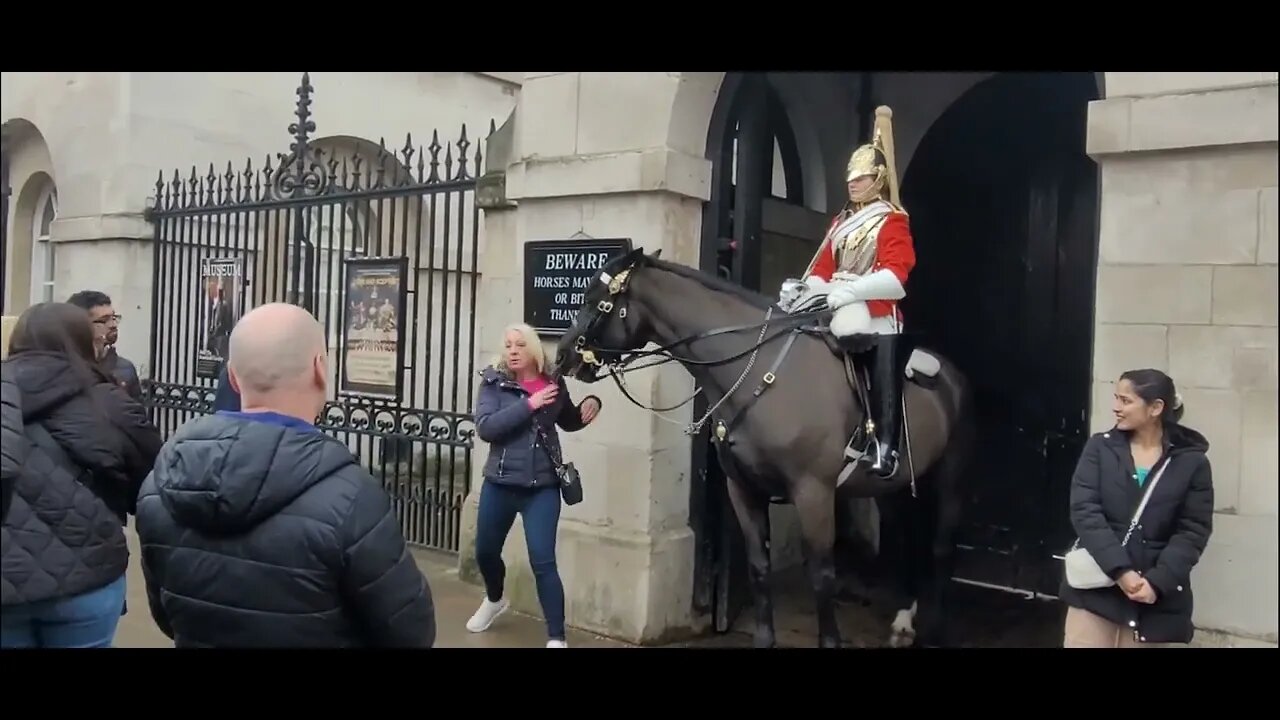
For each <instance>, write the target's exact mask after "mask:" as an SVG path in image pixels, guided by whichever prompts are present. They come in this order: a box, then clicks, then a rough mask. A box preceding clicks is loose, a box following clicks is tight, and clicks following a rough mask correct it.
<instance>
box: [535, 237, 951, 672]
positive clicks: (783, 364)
mask: <svg viewBox="0 0 1280 720" xmlns="http://www.w3.org/2000/svg"><path fill="white" fill-rule="evenodd" d="M829 317H830V313H829V312H819V313H810V314H803V313H794V314H788V313H786V312H784V311H783V310H782V309H781V308H780V307H779V306H778V305H777V304H775V303H774V302H773V300H772V299H771V298H767V297H764V296H762V295H759V294H756V293H752V292H750V291H748V290H746V289H744V288H742V287H740V286H738V285H734V284H732V283H729V282H727V281H724V280H721V279H719V278H715V277H712V276H710V275H707V274H704V273H701V272H698V271H697V270H694V269H693V268H690V267H687V266H684V265H678V264H674V263H670V262H666V261H663V260H660V259H658V257H657V254H656V253H655V254H653V255H646V254H644V252H643V251H641V250H636V251H634V252H632V253H630V254H628V255H626V256H625V257H621V258H618V259H616V260H614V261H613V262H611V263H609V264H608V265H607V266H606V267H605V268H604V269H602V270H601V272H600V273H598V274H597V275H596V277H595V278H594V279H593V281H592V284H591V287H590V288H589V289H588V292H587V293H586V296H585V304H584V305H583V306H582V308H581V309H580V310H579V312H578V315H577V318H576V321H575V323H574V325H573V327H572V328H570V330H569V331H568V332H567V333H566V334H565V336H564V337H563V338H562V339H561V341H560V343H559V347H558V349H557V353H556V364H555V371H556V372H558V373H563V374H567V375H570V376H573V377H576V378H577V379H579V380H581V381H583V382H588V383H590V382H596V381H597V380H599V379H600V378H601V375H600V374H599V371H600V370H601V369H602V368H604V367H609V368H611V369H612V370H613V373H611V374H612V376H613V377H614V380H615V382H618V383H619V388H620V389H622V390H623V392H624V393H625V394H627V397H628V398H630V399H631V400H632V402H634V403H635V404H637V405H640V403H639V402H637V401H636V400H635V399H634V398H631V396H630V394H629V393H627V392H626V389H625V387H624V386H623V384H622V383H621V382H620V381H619V380H618V376H617V374H618V373H619V372H622V371H623V369H622V368H623V367H624V366H625V365H626V364H627V363H629V362H630V361H632V360H635V359H637V358H638V357H645V356H665V357H666V358H668V359H673V360H676V361H678V362H680V363H681V364H682V365H683V366H684V367H685V369H686V370H688V371H689V373H690V374H691V375H693V377H694V379H695V381H696V383H697V385H699V386H700V387H701V392H703V393H705V395H706V397H707V401H708V403H709V407H710V408H711V409H710V410H709V411H708V413H707V414H706V416H705V417H703V418H701V419H699V420H695V422H694V423H693V424H691V425H690V426H689V427H688V428H687V429H686V432H687V433H689V434H697V433H698V432H700V430H701V428H702V427H703V425H704V423H706V422H710V423H713V424H712V425H711V430H712V437H713V439H714V440H715V441H716V448H717V454H718V456H719V458H720V464H721V466H722V467H723V468H724V471H725V474H726V476H727V478H728V489H729V497H730V500H731V502H732V504H733V509H734V512H735V513H736V515H737V517H738V522H739V524H740V525H741V527H742V530H743V533H744V535H745V538H746V550H747V560H748V562H749V565H750V573H749V576H750V585H751V592H752V596H753V599H754V604H755V611H756V631H755V644H756V646H757V647H771V646H773V645H774V642H775V635H774V629H773V601H772V596H771V592H770V587H769V575H770V567H769V565H770V561H769V544H768V541H769V524H768V518H769V513H768V511H769V504H770V502H771V501H772V500H781V501H784V502H787V501H789V502H791V503H793V504H794V505H795V506H796V509H797V511H798V514H799V520H800V529H801V533H802V536H803V549H804V556H805V564H806V567H807V569H808V575H809V579H810V582H811V583H812V586H813V591H814V594H815V596H816V597H815V599H816V603H817V613H818V633H819V638H818V641H819V645H820V646H821V647H839V646H840V642H841V641H840V630H839V627H838V626H837V623H836V617H835V608H834V603H833V600H834V597H833V596H834V594H835V591H836V578H835V569H834V565H833V560H832V548H833V545H834V543H835V532H836V527H835V525H836V520H835V518H836V496H837V492H838V491H839V492H840V493H841V494H844V493H848V496H850V497H873V498H876V503H877V507H878V508H879V509H880V512H881V517H882V518H886V522H887V519H889V518H895V519H900V520H907V521H909V522H907V523H906V525H914V526H915V528H916V530H917V531H918V532H908V533H907V534H906V537H904V538H903V539H905V540H906V541H907V542H906V544H905V548H906V551H907V552H906V555H905V557H903V558H902V561H901V564H899V565H898V566H897V567H896V568H895V573H894V574H895V575H896V576H897V580H898V581H899V582H898V583H897V584H898V585H899V587H897V588H896V589H897V590H898V591H899V594H898V597H897V600H896V603H897V604H896V609H897V610H898V613H897V616H896V617H895V619H894V622H893V627H892V630H891V637H890V642H891V644H893V645H895V646H898V645H906V644H911V643H913V642H921V643H923V644H930V645H932V644H941V642H942V636H943V630H944V627H943V621H944V616H945V613H944V612H943V609H942V605H943V601H944V600H943V598H944V592H945V589H946V587H947V585H948V584H949V582H950V577H951V570H952V563H953V548H954V540H953V536H954V533H955V530H956V528H957V526H958V525H959V521H960V511H961V506H962V503H963V494H962V492H961V487H960V481H961V477H962V475H963V473H962V470H963V465H964V463H965V461H966V459H967V456H968V452H969V448H970V446H971V444H972V438H973V436H972V431H973V418H972V417H969V415H970V412H971V410H970V408H971V402H970V396H969V391H968V388H967V383H966V380H965V378H964V377H963V376H962V375H961V373H960V372H959V371H958V370H957V369H956V368H955V367H954V366H953V365H952V364H950V363H949V362H948V361H946V360H945V359H943V358H941V357H938V356H936V355H926V356H916V357H923V358H924V359H926V360H930V359H936V362H913V363H912V364H911V365H909V367H911V368H923V374H922V372H920V371H918V370H917V372H915V377H916V379H915V380H914V381H911V382H907V383H905V385H904V388H905V391H904V396H905V406H904V407H905V421H904V423H903V425H904V426H905V430H906V437H905V443H900V445H899V447H901V448H903V449H904V450H906V451H908V452H904V455H903V460H902V462H900V463H899V470H898V473H897V475H895V476H894V477H893V478H890V479H887V480H885V479H880V478H878V477H875V476H874V475H871V474H869V473H866V472H863V471H855V472H853V473H852V474H849V473H843V474H844V475H847V477H845V478H841V475H842V472H841V471H842V468H843V467H844V466H845V463H846V458H845V448H846V444H847V443H848V441H849V439H850V438H851V437H852V436H853V434H854V431H855V429H857V428H860V427H862V426H863V424H864V421H865V418H866V414H865V407H866V403H865V402H864V401H863V400H862V399H861V398H862V394H861V393H860V392H855V389H854V387H855V385H854V381H853V378H854V376H855V373H854V372H852V371H851V368H850V367H849V366H848V365H847V364H846V363H845V361H844V360H843V355H842V354H841V351H839V350H838V349H836V346H835V345H834V344H832V343H831V339H830V337H829V334H828V332H827V331H826V330H825V328H824V327H823V326H822V325H820V324H817V323H821V322H823V321H825V320H828V319H829ZM650 343H653V344H656V345H658V346H660V347H659V349H657V350H650V351H643V350H641V349H642V348H644V347H646V346H647V345H649V344H650ZM624 356H626V359H625V360H624ZM915 359H916V358H915V357H913V360H915ZM924 374H928V375H929V377H924ZM686 402H687V401H686ZM641 407H644V406H643V405H641ZM645 409H649V410H653V408H645ZM922 521H923V522H922ZM894 524H895V525H896V526H897V527H899V528H900V529H902V528H903V524H902V523H898V522H894ZM882 527H884V523H882ZM904 532H905V530H904ZM921 581H924V583H925V588H924V590H925V591H924V592H922V593H918V592H917V591H916V588H917V587H918V585H917V583H919V582H921ZM917 600H919V601H921V602H917ZM917 609H918V610H919V624H920V626H921V630H920V633H919V636H917V632H916V627H915V626H916V621H917Z"/></svg>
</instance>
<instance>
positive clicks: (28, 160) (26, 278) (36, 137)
mask: <svg viewBox="0 0 1280 720" xmlns="http://www.w3.org/2000/svg"><path fill="white" fill-rule="evenodd" d="M2 133H3V134H2V137H3V143H4V162H5V172H6V174H7V176H8V177H7V178H6V180H7V181H8V188H9V190H10V196H9V198H8V200H7V202H8V217H6V218H5V219H4V221H5V223H6V226H5V240H6V242H5V244H6V247H5V248H4V252H5V259H4V273H5V278H4V293H5V297H4V298H3V304H4V307H5V309H6V312H9V313H12V314H18V313H20V312H22V310H24V309H26V308H27V307H28V306H29V305H30V302H31V296H32V282H33V280H32V277H31V268H32V261H33V259H34V250H35V247H34V246H35V242H34V238H35V237H36V232H37V231H38V227H37V223H38V222H39V221H40V220H41V218H40V217H38V216H37V214H38V213H39V214H43V211H44V209H45V204H46V203H45V199H46V198H47V197H49V192H50V189H51V188H56V187H57V184H56V182H55V177H56V175H55V173H54V167H53V158H52V156H51V154H50V152H49V146H48V143H46V141H45V138H44V135H43V134H42V133H41V132H40V130H39V129H38V128H36V126H35V125H34V124H33V123H31V122H30V121H28V120H25V119H22V118H14V119H11V120H8V121H7V122H5V123H4V126H3V130H2Z"/></svg>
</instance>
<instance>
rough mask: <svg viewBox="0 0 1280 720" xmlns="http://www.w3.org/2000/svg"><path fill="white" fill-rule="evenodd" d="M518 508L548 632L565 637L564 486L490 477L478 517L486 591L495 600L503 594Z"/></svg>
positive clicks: (479, 552)
mask: <svg viewBox="0 0 1280 720" xmlns="http://www.w3.org/2000/svg"><path fill="white" fill-rule="evenodd" d="M517 513H519V514H520V517H521V519H523V520H524V539H525V544H526V545H528V548H529V564H530V565H531V566H532V567H533V578H534V581H535V583H536V584H537V587H538V602H539V603H540V604H541V605H542V614H543V616H544V617H545V618H546V619H547V636H548V637H549V638H550V639H552V640H564V639H565V637H564V585H563V584H562V583H561V582H560V571H559V570H558V569H556V525H558V524H559V522H560V488H559V487H557V486H554V485H553V486H551V487H544V488H536V489H535V488H522V487H512V486H509V485H499V484H497V483H492V482H486V483H485V484H484V486H483V487H482V488H481V490H480V511H479V514H478V516H477V518H476V564H477V565H479V566H480V574H481V575H482V576H483V577H484V587H485V593H486V594H487V595H488V596H489V599H490V600H492V601H493V602H497V601H499V600H501V599H502V592H503V582H504V581H505V580H506V576H507V566H506V565H505V564H503V562H502V545H503V543H505V542H506V540H507V534H508V533H510V532H511V524H512V523H514V522H515V520H516V514H517Z"/></svg>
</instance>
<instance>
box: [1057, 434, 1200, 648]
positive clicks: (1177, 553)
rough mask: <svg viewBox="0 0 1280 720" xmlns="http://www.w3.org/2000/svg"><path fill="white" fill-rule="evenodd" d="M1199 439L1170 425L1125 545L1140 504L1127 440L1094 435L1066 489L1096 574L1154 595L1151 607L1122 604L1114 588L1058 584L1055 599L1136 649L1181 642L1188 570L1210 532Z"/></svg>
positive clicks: (1188, 633) (1189, 605)
mask: <svg viewBox="0 0 1280 720" xmlns="http://www.w3.org/2000/svg"><path fill="white" fill-rule="evenodd" d="M1208 450H1209V443H1208V441H1206V440H1205V438H1204V436H1203V435H1201V434H1200V433H1198V432H1196V431H1195V430H1192V429H1190V428H1187V427H1183V426H1180V425H1179V426H1177V427H1175V428H1174V429H1172V430H1171V431H1169V432H1168V433H1166V434H1165V448H1164V454H1163V456H1162V457H1161V459H1160V460H1159V461H1158V462H1157V463H1156V465H1155V466H1154V467H1152V469H1151V472H1150V474H1149V475H1148V482H1150V480H1151V479H1154V478H1155V476H1156V472H1157V471H1158V470H1159V468H1160V465H1161V463H1164V462H1166V461H1167V462H1168V464H1169V466H1168V467H1167V468H1166V469H1165V470H1164V474H1163V475H1162V476H1161V477H1160V480H1159V482H1158V483H1157V484H1156V486H1155V490H1153V491H1152V492H1151V499H1150V500H1148V501H1147V507H1146V510H1144V511H1143V513H1142V518H1141V520H1140V521H1139V523H1138V526H1137V527H1136V528H1135V529H1134V532H1133V535H1132V536H1131V537H1130V538H1129V544H1128V545H1124V546H1122V545H1121V542H1122V541H1123V540H1124V535H1125V532H1126V531H1128V529H1129V523H1130V521H1131V518H1132V517H1133V513H1134V511H1135V510H1137V508H1138V504H1139V503H1140V502H1141V501H1142V495H1143V488H1141V487H1139V486H1138V482H1137V479H1136V478H1137V474H1136V470H1135V469H1134V466H1133V455H1132V453H1131V452H1130V451H1129V434H1128V433H1126V432H1124V431H1122V430H1114V429H1113V430H1111V431H1109V432H1105V433H1099V434H1097V435H1094V436H1093V437H1092V438H1090V439H1089V442H1088V443H1086V444H1085V446H1084V451H1083V452H1082V453H1081V456H1080V462H1079V464H1078V465H1077V467H1076V472H1075V476H1074V477H1073V479H1072V483H1071V524H1072V526H1073V527H1074V528H1075V531H1076V533H1077V534H1078V536H1079V537H1080V545H1081V547H1084V548H1085V549H1086V550H1088V551H1089V554H1090V555H1092V556H1093V558H1094V560H1095V561H1096V562H1097V563H1098V566H1099V567H1100V568H1101V569H1102V571H1103V572H1105V573H1107V574H1108V575H1110V576H1111V577H1112V578H1116V579H1118V578H1119V577H1120V576H1121V575H1122V574H1124V573H1125V572H1126V571H1129V570H1136V571H1137V572H1138V573H1140V574H1142V575H1143V576H1144V577H1146V579H1147V581H1148V582H1150V583H1151V585H1152V586H1154V588H1155V590H1156V602H1155V603H1154V604H1152V605H1147V604H1144V603H1136V602H1133V601H1131V600H1129V598H1128V597H1126V596H1125V594H1124V592H1123V591H1122V590H1120V588H1119V587H1114V586H1113V587H1108V588H1099V589H1096V590H1077V589H1075V588H1073V587H1071V586H1070V585H1068V584H1067V583H1066V581H1065V579H1064V580H1063V583H1062V587H1061V589H1060V590H1059V597H1060V598H1061V599H1062V601H1063V602H1064V603H1066V604H1067V605H1070V606H1073V607H1078V608H1082V609H1084V610H1088V611H1089V612H1092V613H1094V614H1095V615H1099V616H1101V617H1103V618H1106V619H1107V620H1110V621H1111V622H1113V623H1116V624H1119V625H1122V626H1125V627H1131V628H1133V629H1134V630H1135V631H1136V632H1137V635H1138V639H1139V640H1140V641H1141V642H1150V643H1186V642H1190V641H1191V638H1192V635H1193V633H1194V629H1193V627H1192V624H1191V615H1192V610H1193V596H1192V593H1191V570H1192V568H1194V567H1195V566H1196V563H1198V562H1199V561H1200V555H1201V553H1203V552H1204V549H1205V546H1206V545H1207V544H1208V542H1209V535H1210V534H1211V533H1212V531H1213V471H1212V468H1211V467H1210V465H1209V458H1208V457H1207V456H1206V454H1205V453H1206V452H1208Z"/></svg>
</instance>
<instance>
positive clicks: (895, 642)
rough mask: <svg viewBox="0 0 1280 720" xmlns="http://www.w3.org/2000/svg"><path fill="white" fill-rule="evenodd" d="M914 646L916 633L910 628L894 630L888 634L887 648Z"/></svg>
mask: <svg viewBox="0 0 1280 720" xmlns="http://www.w3.org/2000/svg"><path fill="white" fill-rule="evenodd" d="M915 644H916V631H915V630H912V629H911V628H894V629H893V630H892V631H891V632H890V633H889V647H894V648H905V647H911V646H913V645H915Z"/></svg>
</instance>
